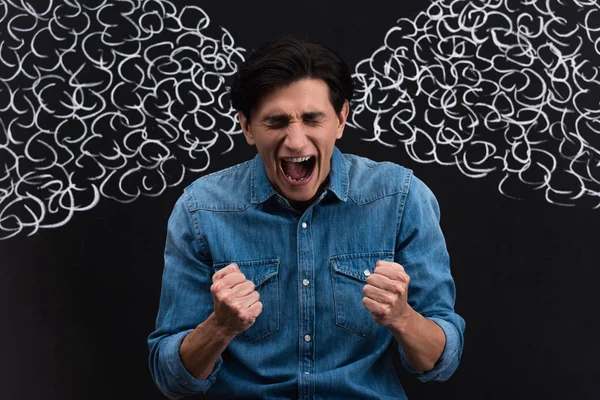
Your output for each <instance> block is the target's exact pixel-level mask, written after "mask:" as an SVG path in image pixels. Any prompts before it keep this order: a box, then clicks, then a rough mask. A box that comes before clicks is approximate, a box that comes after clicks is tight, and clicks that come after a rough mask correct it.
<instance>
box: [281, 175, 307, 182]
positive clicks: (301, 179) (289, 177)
mask: <svg viewBox="0 0 600 400" xmlns="http://www.w3.org/2000/svg"><path fill="white" fill-rule="evenodd" d="M285 176H287V177H288V179H290V180H292V181H296V182H302V181H303V180H305V179H306V178H307V177H306V176H305V177H303V178H300V179H294V178H292V177H291V176H289V175H288V174H285Z"/></svg>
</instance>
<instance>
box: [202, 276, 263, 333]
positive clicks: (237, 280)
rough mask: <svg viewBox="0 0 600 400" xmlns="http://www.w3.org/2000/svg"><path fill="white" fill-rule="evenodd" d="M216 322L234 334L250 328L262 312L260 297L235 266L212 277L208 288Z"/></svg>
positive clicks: (252, 284)
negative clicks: (211, 282)
mask: <svg viewBox="0 0 600 400" xmlns="http://www.w3.org/2000/svg"><path fill="white" fill-rule="evenodd" d="M210 291H211V293H212V297H213V303H214V305H215V317H216V318H217V322H218V323H219V324H220V325H221V326H223V327H226V328H227V329H230V330H231V331H232V332H234V333H235V334H238V333H240V332H243V331H245V330H246V329H248V328H250V327H251V326H252V324H253V323H254V321H256V317H258V316H259V315H260V313H261V312H262V308H263V306H262V303H261V302H260V301H258V299H259V298H260V295H259V294H258V292H257V291H256V290H254V283H253V282H252V281H249V280H247V279H246V277H245V276H244V274H243V273H242V271H240V269H239V267H238V266H237V265H236V264H229V265H228V266H226V267H225V268H223V269H221V270H219V271H217V272H216V273H215V274H214V275H213V284H212V285H211V287H210Z"/></svg>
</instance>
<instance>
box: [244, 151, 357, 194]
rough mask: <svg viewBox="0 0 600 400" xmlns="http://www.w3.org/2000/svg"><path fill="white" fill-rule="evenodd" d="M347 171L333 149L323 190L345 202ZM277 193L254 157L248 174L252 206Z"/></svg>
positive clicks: (258, 157)
mask: <svg viewBox="0 0 600 400" xmlns="http://www.w3.org/2000/svg"><path fill="white" fill-rule="evenodd" d="M348 182H349V178H348V169H347V166H346V162H345V161H344V156H343V155H342V153H341V152H340V150H339V149H338V148H337V147H334V148H333V154H332V155H331V170H330V171H329V184H328V185H327V187H326V189H325V190H329V191H330V192H332V193H333V194H335V195H336V196H337V198H338V199H340V200H342V201H346V200H347V199H348ZM276 193H277V192H276V191H275V189H274V188H273V185H271V182H270V181H269V178H268V177H267V172H266V171H265V165H264V164H263V161H262V159H261V158H260V155H259V154H257V155H256V156H255V157H254V161H253V163H252V170H251V173H250V196H251V202H252V203H253V204H257V203H263V202H265V201H267V200H268V199H269V198H271V196H273V195H275V194H276Z"/></svg>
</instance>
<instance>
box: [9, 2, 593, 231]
mask: <svg viewBox="0 0 600 400" xmlns="http://www.w3.org/2000/svg"><path fill="white" fill-rule="evenodd" d="M244 53H245V50H244V49H243V48H241V47H239V46H236V44H235V43H234V40H233V38H232V37H231V35H230V34H229V32H228V31H227V30H226V29H224V28H222V27H218V26H214V25H211V23H210V19H209V16H208V15H207V14H206V13H205V12H204V11H203V9H202V8H200V7H198V6H196V5H195V3H194V2H192V1H191V0H188V1H185V0H178V1H177V2H175V1H174V0H172V1H166V0H154V1H151V0H148V1H133V0H128V1H118V2H113V1H108V0H97V1H95V2H94V1H86V2H78V1H77V0H63V1H61V2H56V1H51V0H46V1H36V2H32V1H27V0H0V240H1V239H7V238H10V237H14V236H16V235H18V234H21V233H27V234H28V235H32V234H34V233H36V232H38V231H39V230H40V229H43V228H55V227H59V226H62V225H64V224H66V223H67V222H68V221H69V220H70V219H71V218H72V217H73V215H74V214H75V212H78V211H86V210H89V209H91V208H93V207H95V206H96V205H97V204H98V202H99V201H100V199H101V198H102V197H105V198H110V199H113V200H115V201H118V202H132V201H135V200H136V199H138V198H139V197H140V196H159V195H161V194H162V193H163V192H164V191H165V190H166V189H167V188H168V187H173V186H176V185H178V184H180V183H181V182H182V181H183V180H184V177H185V175H186V173H187V172H192V173H195V174H197V173H201V172H203V171H206V170H207V168H208V167H209V166H210V162H211V157H213V158H214V157H219V156H222V154H223V153H224V152H227V151H230V150H231V149H232V148H233V146H234V136H235V135H239V134H240V130H239V127H238V124H237V118H236V113H235V111H234V110H233V109H232V108H231V106H230V104H229V98H228V89H229V88H228V86H227V85H228V83H229V82H230V79H231V76H232V75H233V74H234V73H235V71H236V68H237V65H239V63H240V62H242V61H243V60H244ZM599 55H600V9H599V6H598V4H597V1H596V0H594V1H574V0H570V1H567V0H565V1H558V0H557V1H545V0H544V1H535V0H524V1H521V2H518V1H503V0H495V1H493V0H488V1H479V0H478V1H458V0H454V1H439V0H438V1H433V2H431V3H430V5H429V6H428V8H427V9H426V10H425V11H423V12H421V13H419V14H418V15H416V16H415V17H414V18H411V19H405V18H403V19H400V20H399V21H398V23H397V24H396V25H395V26H394V27H392V28H391V29H390V30H389V31H388V32H387V35H386V36H385V39H384V44H383V46H382V47H380V48H379V49H377V50H376V51H375V52H374V53H373V54H372V55H371V56H370V57H368V58H367V59H365V60H363V61H361V62H360V63H359V64H358V65H357V66H356V70H355V73H354V75H353V76H354V79H355V82H356V86H357V91H356V96H355V99H354V100H353V105H352V109H353V113H352V115H351V119H350V121H349V124H350V125H351V126H353V127H354V128H356V129H359V130H364V131H365V132H367V137H365V138H364V139H365V140H373V141H376V142H378V143H380V144H381V145H383V146H398V145H400V146H403V148H404V150H405V152H406V154H408V156H410V157H411V158H412V159H413V160H414V161H416V162H419V163H437V164H440V165H446V166H455V167H457V168H458V169H459V170H460V171H461V172H462V173H463V174H465V175H466V176H468V177H472V178H483V177H488V178H491V177H492V176H497V177H498V181H499V190H500V192H501V193H503V194H504V195H506V196H510V197H514V198H518V197H519V194H522V193H524V192H523V190H529V191H531V189H535V190H539V191H541V192H543V193H544V195H545V198H546V200H547V201H548V202H550V203H552V204H557V205H563V206H573V205H579V204H582V205H583V204H590V205H592V206H594V207H599V206H600V154H599V153H600V121H599V118H600V71H599V66H600V58H599ZM586 202H587V203H586Z"/></svg>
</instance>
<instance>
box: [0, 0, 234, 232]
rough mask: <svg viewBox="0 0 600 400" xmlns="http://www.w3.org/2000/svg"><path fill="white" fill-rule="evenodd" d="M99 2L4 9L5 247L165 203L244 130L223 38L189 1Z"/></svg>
mask: <svg viewBox="0 0 600 400" xmlns="http://www.w3.org/2000/svg"><path fill="white" fill-rule="evenodd" d="M93 3H94V2H91V1H86V2H77V1H75V0H70V1H64V2H63V1H61V2H58V1H55V2H53V1H46V2H35V3H34V2H27V1H7V2H0V238H8V237H12V236H14V235H17V234H18V233H20V232H22V231H24V230H27V231H28V232H29V234H33V233H35V232H36V231H37V230H38V229H40V228H52V227H57V226H61V225H64V224H65V223H66V222H68V221H69V220H70V219H71V217H72V216H73V214H74V213H75V212H76V211H84V210H89V209H91V208H93V207H94V206H95V205H96V204H97V203H98V201H99V200H100V198H101V197H108V198H112V199H114V200H116V201H119V202H131V201H134V200H136V199H137V198H138V197H139V196H141V195H146V196H158V195H160V194H161V193H163V191H164V190H165V189H166V188H167V187H170V186H174V185H177V184H179V183H180V182H181V181H182V180H183V178H184V176H185V173H186V171H191V172H201V171H204V170H206V169H207V168H208V166H209V164H210V157H211V152H212V153H214V152H215V151H216V149H217V148H218V149H219V151H218V153H217V155H219V154H221V153H222V152H223V151H225V152H226V151H227V150H229V149H231V148H232V147H233V140H232V136H233V135H236V134H238V133H240V131H239V128H238V125H237V117H236V113H235V111H234V110H233V109H232V108H231V106H230V102H229V98H228V90H227V87H226V86H225V85H226V78H227V77H229V76H231V75H232V74H233V73H235V71H236V68H237V65H238V64H239V63H240V62H241V61H243V55H242V54H243V49H241V48H239V47H236V46H235V44H234V40H233V38H232V37H231V35H230V34H229V33H228V32H227V31H226V30H225V29H223V28H214V27H210V26H209V25H210V19H209V17H208V15H207V14H206V13H205V12H204V11H203V10H202V9H201V8H199V7H197V6H194V5H187V6H186V5H182V3H183V2H182V1H178V2H174V1H143V2H140V1H122V2H112V1H98V2H96V3H97V4H93ZM218 143H219V145H217V144H218Z"/></svg>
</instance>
